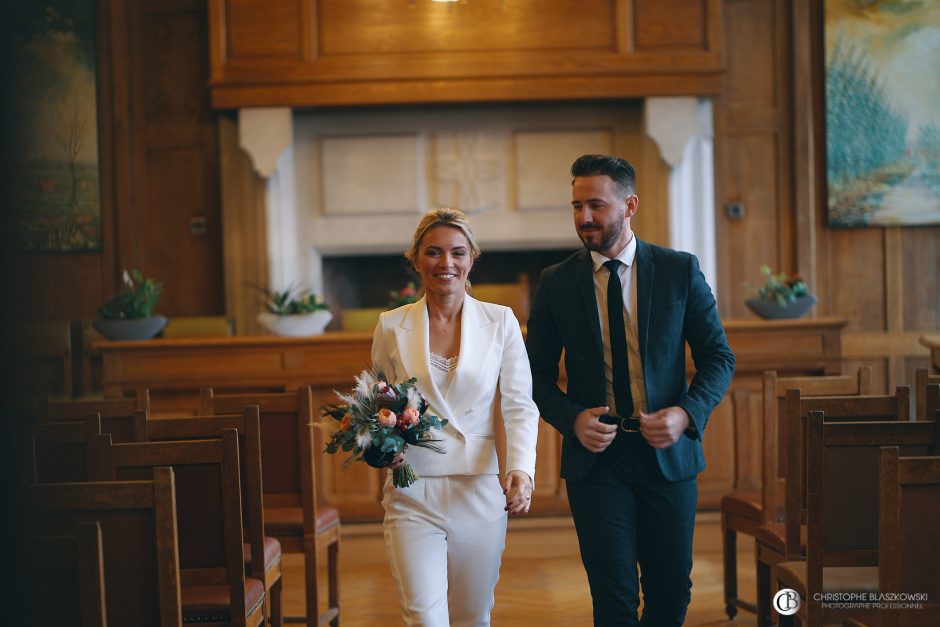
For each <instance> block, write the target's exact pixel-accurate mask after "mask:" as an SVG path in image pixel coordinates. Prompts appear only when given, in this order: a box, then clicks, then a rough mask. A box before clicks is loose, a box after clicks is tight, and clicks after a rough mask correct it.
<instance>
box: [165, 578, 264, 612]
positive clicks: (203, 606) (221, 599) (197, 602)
mask: <svg viewBox="0 0 940 627" xmlns="http://www.w3.org/2000/svg"><path fill="white" fill-rule="evenodd" d="M180 600H181V602H182V605H183V622H184V623H207V622H212V621H228V620H230V614H231V609H232V604H231V601H230V596H229V588H228V586H183V587H182V588H181V590H180ZM261 603H264V584H263V583H261V580H259V579H255V578H254V577H245V608H246V612H245V616H249V615H251V614H252V613H253V612H255V611H256V610H257V609H258V608H259V606H260V604H261Z"/></svg>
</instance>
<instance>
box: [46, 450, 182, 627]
mask: <svg viewBox="0 0 940 627" xmlns="http://www.w3.org/2000/svg"><path fill="white" fill-rule="evenodd" d="M29 499H30V507H31V512H32V515H33V516H34V518H35V521H34V523H33V530H34V532H35V533H36V534H39V535H42V536H48V535H54V534H61V533H69V532H70V531H71V530H73V529H74V528H75V525H76V524H79V523H88V522H93V521H97V523H98V525H100V528H101V542H102V553H103V555H104V564H105V568H104V598H105V600H106V614H107V622H108V624H109V625H134V626H135V627H138V626H139V627H181V626H182V624H183V619H182V614H181V611H180V578H179V550H178V538H177V532H176V508H175V497H174V481H173V471H172V470H171V469H169V468H156V469H154V471H153V478H152V479H151V480H148V481H120V482H86V483H53V484H44V485H38V486H33V487H31V488H30V492H29Z"/></svg>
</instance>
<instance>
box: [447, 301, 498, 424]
mask: <svg viewBox="0 0 940 627" xmlns="http://www.w3.org/2000/svg"><path fill="white" fill-rule="evenodd" d="M460 316H461V318H460V357H459V359H458V360H457V371H456V372H455V373H454V380H453V382H452V383H451V385H450V389H449V390H448V392H447V401H448V403H449V404H450V408H451V409H452V410H453V411H454V414H453V416H454V418H456V419H457V420H459V419H460V416H462V415H463V413H464V412H465V411H466V410H467V409H468V408H469V407H470V405H471V404H472V401H473V399H474V398H476V397H477V396H478V395H479V387H480V381H479V379H480V377H479V373H481V372H483V371H484V369H485V368H487V367H488V366H487V362H488V360H489V357H490V352H491V351H492V350H493V344H494V340H495V339H496V331H497V327H498V324H497V323H496V322H494V321H492V320H490V319H489V318H487V316H486V315H485V314H484V313H483V309H482V307H480V304H479V301H477V300H476V299H474V298H473V297H472V296H469V295H467V296H465V297H464V301H463V311H462V312H461V314H460ZM457 428H458V429H459V428H460V427H459V425H458V427H457Z"/></svg>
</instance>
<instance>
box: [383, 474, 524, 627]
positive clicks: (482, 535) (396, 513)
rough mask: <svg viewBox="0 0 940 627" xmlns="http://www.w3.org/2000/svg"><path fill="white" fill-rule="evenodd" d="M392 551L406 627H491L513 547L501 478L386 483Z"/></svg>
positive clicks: (385, 504)
mask: <svg viewBox="0 0 940 627" xmlns="http://www.w3.org/2000/svg"><path fill="white" fill-rule="evenodd" d="M384 492H385V496H384V498H383V500H382V505H383V507H385V524H384V528H385V548H386V550H387V551H388V559H389V563H390V564H391V567H392V575H393V576H394V577H395V580H396V581H397V582H398V591H399V596H400V598H401V607H402V614H403V616H404V620H405V624H406V625H422V626H424V627H447V626H448V625H450V626H451V627H483V626H487V625H489V624H490V611H491V610H492V609H493V601H494V598H493V590H494V589H495V588H496V581H497V580H498V579H499V564H500V559H501V558H502V554H503V549H504V548H505V546H506V512H505V510H504V509H503V508H505V507H506V498H505V496H503V489H502V486H501V485H500V483H499V476H498V475H453V476H445V477H421V478H420V479H418V480H417V481H415V482H414V484H412V485H411V486H409V487H407V488H395V487H394V486H392V481H391V475H389V477H388V478H387V479H386V481H385V491H384Z"/></svg>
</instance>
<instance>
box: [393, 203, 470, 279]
mask: <svg viewBox="0 0 940 627" xmlns="http://www.w3.org/2000/svg"><path fill="white" fill-rule="evenodd" d="M438 226H449V227H451V228H455V229H460V232H461V233H463V234H464V237H466V238H467V243H468V244H469V245H470V255H471V256H472V257H473V260H474V261H476V260H477V259H478V258H479V257H480V245H479V244H478V243H477V238H476V236H475V235H474V234H473V229H471V228H470V222H469V221H468V220H467V216H466V215H464V213H463V211H460V210H459V209H452V208H450V207H443V208H441V209H431V210H430V211H428V212H427V213H425V214H424V215H423V216H421V221H420V222H418V228H416V229H415V234H414V236H413V237H412V238H411V248H409V249H408V252H406V253H405V257H406V258H407V259H408V261H410V262H411V265H412V267H416V266H415V262H416V261H417V259H418V250H419V248H420V247H421V240H422V239H424V235H425V233H427V232H428V231H430V230H431V229H433V228H434V227H438ZM467 283H468V284H469V283H470V282H469V281H467Z"/></svg>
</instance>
